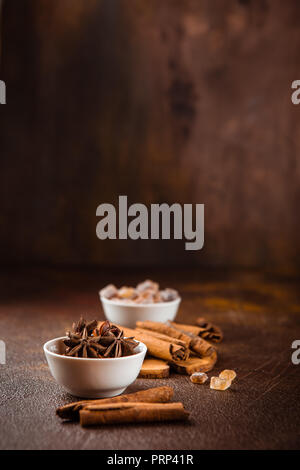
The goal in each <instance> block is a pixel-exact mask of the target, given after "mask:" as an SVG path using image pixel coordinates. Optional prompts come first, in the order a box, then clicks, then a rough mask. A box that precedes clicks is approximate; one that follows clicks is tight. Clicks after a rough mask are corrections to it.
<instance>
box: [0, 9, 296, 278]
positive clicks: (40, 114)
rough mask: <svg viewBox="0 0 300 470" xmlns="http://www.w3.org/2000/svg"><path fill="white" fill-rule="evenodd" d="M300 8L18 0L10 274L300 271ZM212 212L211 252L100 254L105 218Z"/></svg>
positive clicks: (11, 15)
mask: <svg viewBox="0 0 300 470" xmlns="http://www.w3.org/2000/svg"><path fill="white" fill-rule="evenodd" d="M299 23H300V4H299V1H298V0H289V1H288V2H284V1H282V0H272V1H271V0H269V1H267V0H263V1H250V0H249V1H248V0H243V1H242V0H240V1H236V0H214V2H212V1H211V0H197V1H195V0H186V1H182V0H175V1H174V0H164V1H161V0H151V1H149V0H131V1H130V2H128V1H126V0H120V1H112V0H101V1H100V0H89V1H86V0H51V1H50V0H27V1H26V2H25V1H23V2H20V1H19V0H9V1H6V2H5V5H4V17H3V33H4V34H3V62H2V69H1V78H2V79H5V80H6V82H7V103H8V104H7V105H6V106H1V108H0V142H1V147H0V155H1V171H0V204H1V206H0V224H1V225H3V226H5V232H4V231H2V233H1V238H2V241H1V244H0V256H1V259H2V260H3V261H7V262H11V261H12V262H26V261H30V262H31V261H33V262H38V263H75V264H80V263H90V264H94V263H99V262H100V263H103V262H104V263H106V264H108V263H115V264H118V265H119V264H124V265H126V264H132V263H135V264H139V263H140V264H141V265H143V264H149V263H153V264H154V265H155V263H160V264H162V265H164V264H167V263H173V264H176V263H177V262H180V263H182V264H184V263H186V264H189V263H191V262H192V263H201V264H206V265H221V266H226V265H230V266H232V265H234V266H261V265H263V266H270V265H273V266H276V267H280V268H283V269H286V270H289V269H294V268H297V267H299V260H300V247H299V237H298V233H299V230H300V225H299V218H297V214H298V212H299V203H300V193H299V187H300V185H299V181H300V173H299V165H298V163H297V162H298V158H299V135H300V119H299V112H300V111H299V106H298V107H297V106H294V105H292V103H291V99H290V96H291V83H292V81H293V80H295V79H297V78H299V74H300V70H299V48H300V35H299ZM119 194H127V195H128V196H129V198H130V202H142V203H146V204H150V203H152V202H169V203H171V202H175V201H176V202H185V203H186V202H194V203H196V202H197V203H205V204H206V216H205V217H206V231H205V232H206V233H205V240H206V242H205V243H206V245H205V249H204V250H203V251H202V252H199V253H194V254H191V253H186V252H185V251H184V249H183V243H181V242H176V243H168V242H162V243H159V242H151V241H149V242H147V241H142V242H125V241H121V242H119V243H118V242H117V241H112V242H111V243H110V242H107V243H106V242H105V243H104V242H102V243H101V242H100V241H99V240H98V239H97V238H96V235H95V227H96V217H95V211H96V207H97V206H98V204H100V203H102V202H113V203H115V202H116V200H117V196H118V195H119Z"/></svg>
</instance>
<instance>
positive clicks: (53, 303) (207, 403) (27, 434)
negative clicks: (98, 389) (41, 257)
mask: <svg viewBox="0 0 300 470" xmlns="http://www.w3.org/2000/svg"><path fill="white" fill-rule="evenodd" d="M145 275H149V276H151V277H153V278H154V279H155V280H158V281H161V283H162V285H166V284H168V285H170V286H172V287H175V288H178V289H179V291H180V292H181V293H182V295H183V302H182V307H181V309H180V314H179V317H178V319H179V320H181V321H184V322H189V321H192V320H194V319H196V318H197V316H199V315H202V316H204V315H205V316H206V317H207V318H208V319H209V320H212V321H214V322H215V323H217V324H219V325H220V326H222V328H223V329H224V333H225V339H224V342H223V343H221V344H220V346H219V352H220V358H219V361H218V363H217V366H216V369H215V372H216V373H219V372H220V371H221V370H222V369H224V368H230V369H234V370H236V372H237V374H238V375H237V378H236V380H235V381H234V383H233V385H232V387H231V388H230V389H229V390H227V391H225V392H217V391H213V390H210V389H209V385H208V383H207V384H205V385H203V386H202V385H194V384H191V383H190V380H189V378H188V377H185V376H179V375H175V374H172V375H171V377H170V378H169V379H164V380H145V379H137V381H136V382H135V383H134V384H133V385H132V386H131V387H130V388H129V389H128V391H135V390H141V389H145V388H146V387H149V386H157V385H164V384H167V385H172V386H174V389H175V395H174V400H175V401H182V402H183V403H184V405H185V407H186V408H187V409H188V410H189V411H191V420H190V423H187V424H182V423H178V424H175V423H173V424H159V425H157V424H148V425H132V426H125V425H123V426H111V427H109V428H107V427H106V428H103V429H101V428H99V429H88V430H85V429H81V428H80V426H79V425H78V424H63V423H62V422H61V420H60V419H59V418H58V417H57V416H56V415H55V409H56V407H57V406H59V405H62V404H64V403H67V402H70V401H72V397H71V396H69V395H67V394H66V393H64V391H63V390H62V389H61V388H60V387H59V386H58V385H57V384H56V383H55V382H54V379H53V378H52V377H51V375H50V372H49V370H48V367H47V365H46V361H45V358H44V356H43V352H42V344H43V343H44V341H46V340H48V339H50V338H53V337H55V336H59V335H61V333H62V332H63V331H64V330H65V328H66V327H68V326H69V325H70V323H71V322H72V321H73V319H76V318H77V317H78V316H79V315H80V314H81V313H85V314H86V315H87V316H88V317H93V316H97V317H98V318H101V317H102V311H101V307H100V305H99V301H98V295H97V290H98V289H99V288H100V287H102V286H103V284H104V283H107V282H108V281H113V282H118V283H123V282H124V281H126V283H136V282H137V281H140V280H141V279H143V278H144V277H145ZM179 278H180V279H179ZM0 286H1V287H0V288H1V292H0V294H1V295H0V298H1V303H0V337H1V339H3V340H5V342H6V344H7V365H6V366H1V365H0V422H1V427H0V448H2V449H23V448H25V449H204V448H210V449H211V448H218V449H228V448H238V449H245V448H254V449H261V448H268V449H270V448H272V449H278V448H281V449H286V448H299V447H300V439H299V426H300V402H299V373H300V365H299V366H295V365H292V363H291V352H292V350H291V343H292V341H293V340H295V339H300V322H299V315H300V298H299V288H298V287H299V281H298V280H291V279H290V280H288V279H278V278H274V277H270V276H264V275H262V274H259V273H254V272H253V273H251V272H248V273H245V272H236V273H231V274H229V273H226V272H217V273H210V272H206V273H205V275H204V274H200V273H199V272H189V273H188V272H181V273H180V275H179V273H177V272H175V271H173V272H169V273H168V272H163V271H161V270H160V271H156V272H154V271H153V272H151V271H147V272H142V271H136V272H135V273H134V274H133V273H132V272H131V273H130V272H126V271H120V270H118V274H117V273H113V272H112V271H106V272H103V271H101V270H94V271H83V270H82V271H73V272H72V271H67V270H61V271H55V270H49V271H33V270H31V271H28V270H27V271H23V272H22V271H18V272H16V271H13V270H11V271H9V272H8V273H5V274H4V273H2V274H1V275H0ZM211 375H212V374H211V373H209V376H211Z"/></svg>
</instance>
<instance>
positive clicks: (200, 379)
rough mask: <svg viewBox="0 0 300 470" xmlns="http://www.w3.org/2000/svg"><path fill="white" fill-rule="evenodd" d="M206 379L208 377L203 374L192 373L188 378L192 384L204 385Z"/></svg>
mask: <svg viewBox="0 0 300 470" xmlns="http://www.w3.org/2000/svg"><path fill="white" fill-rule="evenodd" d="M207 379H208V376H207V375H206V374H205V372H194V373H193V374H192V375H191V376H190V381H191V382H193V383H194V384H204V383H205V382H206V381H207Z"/></svg>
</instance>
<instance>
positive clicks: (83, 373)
mask: <svg viewBox="0 0 300 470" xmlns="http://www.w3.org/2000/svg"><path fill="white" fill-rule="evenodd" d="M64 339H66V336H64V337H61V338H55V339H52V340H51V341H48V342H47V343H45V344H44V352H45V355H46V359H47V362H48V365H49V368H50V371H51V374H52V375H53V377H54V378H55V380H56V381H57V383H58V384H59V385H61V386H62V387H63V388H64V389H65V390H66V391H67V392H68V393H70V394H71V395H75V396H76V397H83V398H105V397H114V396H115V395H120V394H121V393H123V392H124V390H125V389H126V388H127V387H128V386H129V385H130V384H132V382H134V381H135V379H136V378H137V376H138V375H139V372H140V370H141V367H142V364H143V360H144V358H145V355H146V351H147V347H146V345H145V344H144V343H141V342H140V343H139V345H138V346H137V347H136V349H135V351H136V354H133V355H132V356H125V357H118V358H104V359H92V358H82V357H68V356H63V355H62V353H63V352H64V348H65V345H64V343H63V340H64Z"/></svg>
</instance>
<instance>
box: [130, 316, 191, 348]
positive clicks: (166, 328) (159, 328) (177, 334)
mask: <svg viewBox="0 0 300 470" xmlns="http://www.w3.org/2000/svg"><path fill="white" fill-rule="evenodd" d="M136 327H137V328H138V329H140V328H143V329H146V330H151V331H156V332H157V333H161V334H164V335H167V336H169V337H172V338H176V339H178V340H180V341H184V342H185V343H186V345H187V346H188V347H189V345H190V342H191V338H190V337H189V336H188V335H187V334H185V333H184V332H183V331H179V330H177V329H176V328H173V327H172V326H170V325H168V324H166V323H162V322H155V321H137V322H136Z"/></svg>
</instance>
